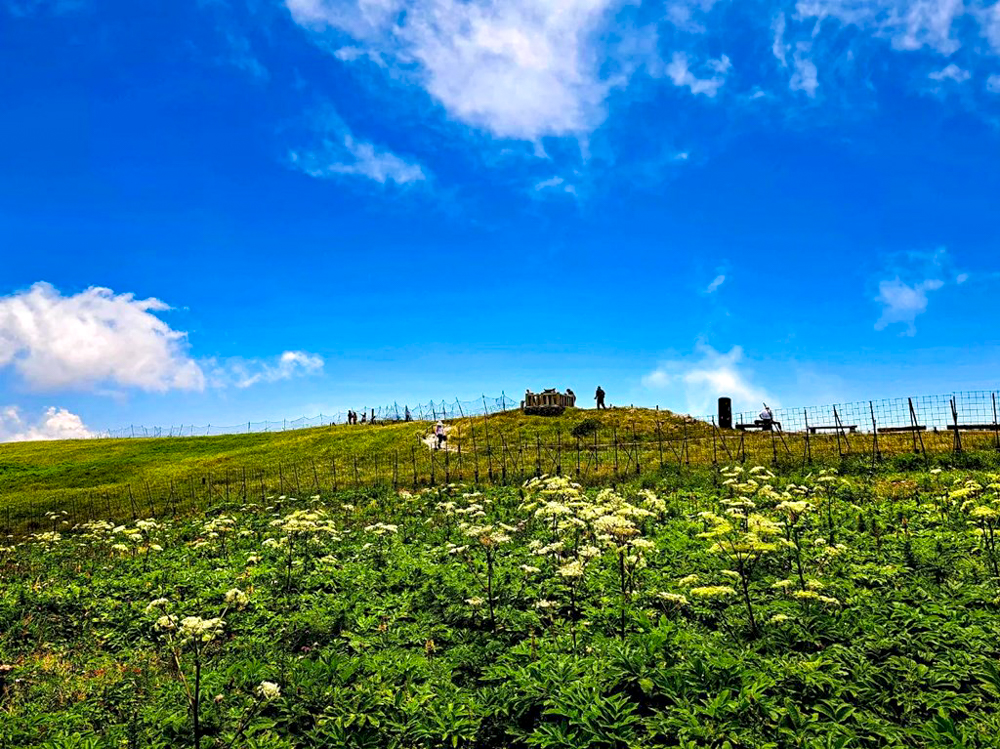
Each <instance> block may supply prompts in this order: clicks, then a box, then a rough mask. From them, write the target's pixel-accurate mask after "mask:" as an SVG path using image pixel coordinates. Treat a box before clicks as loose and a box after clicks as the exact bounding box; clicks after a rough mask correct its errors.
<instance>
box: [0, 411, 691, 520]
mask: <svg viewBox="0 0 1000 749" xmlns="http://www.w3.org/2000/svg"><path fill="white" fill-rule="evenodd" d="M588 419H590V420H594V423H595V424H596V426H597V432H596V434H598V435H599V439H600V441H601V443H602V449H603V446H604V444H605V443H608V442H610V440H612V439H613V437H614V436H616V435H617V436H619V439H621V440H622V441H625V440H626V439H631V435H632V434H633V433H635V434H636V435H637V436H638V435H642V436H643V437H644V438H645V439H655V434H656V428H657V423H659V425H660V433H661V435H662V436H663V437H664V438H665V439H666V438H668V437H669V435H677V434H680V433H681V432H682V431H683V430H684V429H688V430H689V431H690V433H691V434H692V435H694V434H695V433H703V432H704V430H705V429H706V428H707V427H706V426H705V425H696V424H691V425H690V426H688V427H685V426H684V424H685V420H684V418H682V417H679V416H677V415H675V414H672V413H670V412H666V411H654V410H649V409H613V410H608V411H600V412H597V411H582V410H580V409H570V410H568V411H567V412H566V413H565V414H563V415H562V416H559V417H540V416H525V415H524V414H522V413H520V412H517V411H508V412H506V413H501V414H495V415H492V416H490V417H489V418H488V419H484V418H483V417H481V416H479V417H475V418H466V419H458V420H456V421H454V422H450V427H451V433H450V434H451V436H450V439H449V444H450V446H451V450H450V451H449V452H448V453H447V454H445V453H443V452H442V453H441V454H439V455H436V456H434V455H431V454H430V451H429V450H428V449H427V447H426V445H424V444H423V443H422V442H421V438H423V437H425V436H426V435H427V434H428V433H429V432H430V430H431V427H432V423H431V422H410V423H403V424H385V425H375V426H372V425H357V426H347V425H336V426H332V427H318V428H315V429H301V430H295V431H289V432H276V433H270V434H234V435H222V436H215V437H181V438H178V437H163V438H149V439H115V440H67V441H59V442H22V443H11V444H4V445H0V513H3V514H0V523H4V522H6V523H7V525H8V526H9V527H10V528H17V527H19V526H22V525H26V524H27V525H28V526H29V527H30V526H31V525H34V523H33V522H32V521H33V520H36V519H38V518H41V517H42V516H44V514H45V513H46V512H47V511H50V510H52V511H56V510H58V511H63V510H67V511H70V512H72V513H74V514H78V515H79V516H80V517H82V518H87V517H89V516H91V515H92V516H95V517H96V516H97V515H99V514H100V515H105V516H106V515H108V514H109V513H108V512H106V511H105V510H106V509H107V508H108V507H111V513H110V514H117V513H119V512H123V513H125V514H128V512H129V511H130V510H131V507H130V506H131V505H132V504H133V502H134V503H135V504H136V505H137V506H138V508H140V509H139V510H138V512H139V514H150V513H149V512H146V510H147V509H148V506H149V505H153V506H154V507H155V508H157V509H162V508H163V507H164V506H166V505H170V506H173V505H174V504H176V503H178V502H183V501H185V500H186V499H189V498H191V497H192V495H194V497H195V498H196V499H199V500H200V499H202V498H203V495H204V494H205V493H206V492H209V493H214V492H215V491H221V489H219V488H218V487H219V486H221V485H223V484H225V483H229V484H231V488H232V489H233V490H234V491H242V490H243V481H244V471H246V473H247V476H248V478H247V482H248V484H252V485H253V486H254V487H260V486H263V485H266V487H267V489H268V490H271V489H274V490H276V491H282V490H288V491H296V490H302V491H305V490H306V489H307V488H308V489H315V488H316V487H317V485H318V486H319V487H321V488H330V487H333V486H337V485H339V486H349V485H353V484H364V483H388V482H389V481H390V480H391V477H390V467H389V461H390V460H391V461H393V463H394V465H396V464H398V465H396V470H395V473H396V475H397V477H398V480H399V482H400V483H404V482H405V483H411V482H413V483H421V484H424V483H428V482H429V481H431V480H432V479H434V480H437V479H438V478H439V477H440V478H444V477H445V476H448V477H454V476H458V475H461V477H463V478H465V477H466V476H468V477H472V476H473V475H474V474H475V472H476V470H477V469H478V470H479V475H480V477H481V478H482V479H486V478H487V477H488V476H489V474H490V471H491V468H493V467H495V466H496V473H497V474H498V475H499V474H500V472H501V470H500V468H499V462H498V461H500V460H501V459H502V460H505V461H507V462H509V463H510V465H511V470H512V472H513V465H514V463H515V462H516V459H515V457H514V454H513V453H514V450H515V449H518V448H515V445H517V446H518V447H519V450H520V462H519V463H518V467H519V468H518V471H519V472H518V475H521V474H523V473H528V474H530V473H532V472H533V471H534V469H535V467H536V466H535V463H534V457H533V456H534V453H535V452H536V451H537V449H538V445H544V446H546V447H545V450H546V453H547V454H546V456H545V457H546V460H545V465H544V466H543V469H545V470H548V464H549V463H550V462H551V460H552V459H553V456H552V455H549V454H548V453H549V452H551V451H552V449H558V448H554V447H553V446H555V445H559V444H562V443H563V442H565V445H566V449H567V450H568V449H570V447H571V445H573V444H574V443H575V438H573V437H572V436H571V432H572V430H573V428H574V427H575V426H577V425H578V424H580V422H582V421H584V420H588ZM643 437H640V438H643ZM585 439H588V440H590V439H592V437H587V438H585ZM505 446H506V450H507V453H506V456H505V455H504V448H505ZM459 449H460V450H461V452H462V454H461V456H460V455H459V454H458V452H459ZM603 459H604V461H605V464H606V466H607V467H608V468H609V469H610V468H611V461H612V457H611V455H610V454H609V455H607V456H603ZM570 462H572V461H570ZM566 470H569V467H567V469H566ZM414 476H416V477H417V478H416V481H414ZM192 481H193V482H194V483H195V484H196V486H194V487H193V488H192V487H191V482H192ZM236 483H238V484H239V486H238V487H236ZM247 490H248V491H251V490H250V489H249V487H248V489H247ZM129 491H131V496H130V497H126V495H127V494H128V492H129ZM253 491H256V488H255V489H253ZM171 498H172V499H171ZM92 506H93V507H92Z"/></svg>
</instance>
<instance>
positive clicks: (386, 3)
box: [286, 0, 619, 140]
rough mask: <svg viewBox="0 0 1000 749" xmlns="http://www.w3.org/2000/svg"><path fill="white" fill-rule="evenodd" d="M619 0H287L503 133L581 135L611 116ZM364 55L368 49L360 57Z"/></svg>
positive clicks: (304, 17) (452, 107) (317, 26)
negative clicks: (610, 60) (606, 33)
mask: <svg viewBox="0 0 1000 749" xmlns="http://www.w3.org/2000/svg"><path fill="white" fill-rule="evenodd" d="M618 5H619V0H508V2H503V3H495V2H490V1H489V0H433V1H432V2H418V1H416V0H398V1H396V0H349V1H348V2H342V1H340V0H286V6H287V7H288V9H289V11H291V14H292V17H293V18H294V19H295V21H296V22H297V23H299V24H300V25H302V26H305V27H307V28H310V29H313V30H316V31H323V30H327V29H334V30H336V31H339V32H341V33H342V34H346V35H348V36H349V37H351V38H352V39H353V40H354V42H355V45H357V46H361V47H363V48H365V49H368V50H371V51H374V52H377V53H378V54H379V55H381V57H382V58H383V59H391V60H393V61H394V62H395V63H396V65H397V67H398V68H399V69H400V70H402V71H405V72H406V73H408V74H410V75H413V76H415V78H416V79H417V80H418V81H419V83H420V84H421V85H422V86H423V87H424V88H425V89H426V90H427V92H428V93H429V94H430V95H431V96H432V97H433V98H434V99H435V100H437V101H438V102H440V104H441V105H442V106H443V107H444V108H445V109H446V110H447V111H448V113H449V114H450V115H451V116H452V117H454V118H455V119H458V120H460V121H461V122H464V123H466V124H468V125H472V126H474V127H478V128H483V129H485V130H488V131H490V132H491V133H493V134H494V135H497V136H499V137H504V138H516V139H525V140H537V139H539V138H541V137H544V136H547V135H579V134H582V133H587V132H590V131H591V130H593V129H594V128H595V127H597V126H598V125H599V124H600V123H601V122H602V121H603V119H604V116H605V111H604V105H605V100H606V97H607V95H608V93H609V91H610V90H611V88H613V86H614V85H616V83H618V82H619V81H617V80H612V79H605V78H603V77H602V72H601V64H602V61H603V59H602V54H601V51H600V45H601V43H600V40H599V39H598V38H597V37H598V32H599V31H601V30H602V27H603V26H604V22H605V21H607V20H609V18H610V16H611V12H612V11H613V9H615V8H616V7H617V6H618ZM358 57H360V55H358Z"/></svg>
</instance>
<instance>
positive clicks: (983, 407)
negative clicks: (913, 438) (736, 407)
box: [708, 390, 1000, 433]
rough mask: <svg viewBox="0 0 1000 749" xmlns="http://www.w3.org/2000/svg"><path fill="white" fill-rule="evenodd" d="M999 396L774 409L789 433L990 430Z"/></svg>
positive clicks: (751, 423) (753, 417)
mask: <svg viewBox="0 0 1000 749" xmlns="http://www.w3.org/2000/svg"><path fill="white" fill-rule="evenodd" d="M998 396H1000V393H998V391H995V390H976V391H963V392H955V393H948V394H945V395H924V396H917V397H908V398H883V399H881V400H870V401H854V402H849V403H839V404H833V405H827V406H809V407H798V408H773V409H771V411H772V413H773V416H774V421H775V422H776V423H778V424H780V425H781V429H782V430H783V431H785V432H805V431H812V432H813V433H816V432H820V431H830V432H835V431H838V429H842V430H843V431H846V432H859V431H860V432H876V431H884V432H888V431H889V430H894V431H909V430H914V431H925V430H931V431H933V430H935V429H937V430H954V429H955V428H956V424H957V426H958V429H960V430H966V431H972V430H987V431H988V430H990V429H992V428H993V427H994V425H995V424H996V421H997V399H998ZM762 415H763V412H757V411H744V412H740V413H734V414H733V420H734V425H737V426H739V425H742V426H743V427H744V428H753V427H755V426H758V425H757V424H756V423H755V422H757V421H760V420H761V416H762ZM708 418H709V420H711V418H712V417H708Z"/></svg>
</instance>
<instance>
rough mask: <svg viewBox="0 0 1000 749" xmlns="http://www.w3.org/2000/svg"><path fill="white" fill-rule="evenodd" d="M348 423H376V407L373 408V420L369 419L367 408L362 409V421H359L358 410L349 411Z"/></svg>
mask: <svg viewBox="0 0 1000 749" xmlns="http://www.w3.org/2000/svg"><path fill="white" fill-rule="evenodd" d="M347 423H348V424H369V423H370V424H374V423H375V409H374V408H373V409H372V417H371V421H369V420H368V412H367V411H366V410H362V411H361V421H358V412H357V411H348V412H347Z"/></svg>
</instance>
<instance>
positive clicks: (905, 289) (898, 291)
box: [875, 277, 944, 336]
mask: <svg viewBox="0 0 1000 749" xmlns="http://www.w3.org/2000/svg"><path fill="white" fill-rule="evenodd" d="M942 286H944V281H942V280H941V279H939V278H930V279H927V280H926V281H921V282H919V283H914V284H908V283H904V282H903V281H901V280H900V279H899V278H898V277H897V278H893V279H890V280H887V281H882V282H880V283H879V285H878V297H876V299H875V301H877V302H878V303H879V304H881V305H882V316H881V317H880V318H879V319H878V321H877V322H876V323H875V330H885V328H887V327H888V326H889V325H893V324H894V323H903V324H905V325H906V326H907V329H906V332H905V335H910V336H912V335H913V334H915V333H916V332H917V329H916V326H915V325H914V321H915V320H916V319H917V315H920V314H923V313H924V312H926V311H927V292H929V291H937V290H938V289H940V288H941V287H942Z"/></svg>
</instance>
